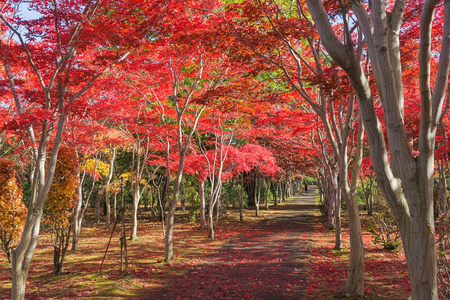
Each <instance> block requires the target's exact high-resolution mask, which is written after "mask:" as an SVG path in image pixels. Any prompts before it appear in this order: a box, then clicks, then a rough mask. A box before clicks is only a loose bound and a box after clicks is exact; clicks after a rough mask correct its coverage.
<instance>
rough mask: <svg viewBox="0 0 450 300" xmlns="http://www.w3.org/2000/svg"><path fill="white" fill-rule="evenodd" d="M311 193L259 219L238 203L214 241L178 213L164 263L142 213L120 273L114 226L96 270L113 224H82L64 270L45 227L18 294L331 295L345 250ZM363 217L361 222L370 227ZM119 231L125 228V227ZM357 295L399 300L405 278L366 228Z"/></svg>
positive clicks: (399, 257) (3, 265)
mask: <svg viewBox="0 0 450 300" xmlns="http://www.w3.org/2000/svg"><path fill="white" fill-rule="evenodd" d="M315 198H316V191H315V190H314V188H313V189H311V191H309V192H308V193H302V194H300V195H297V196H295V197H291V198H290V199H288V200H287V201H285V202H283V203H282V204H279V205H277V206H272V205H271V206H270V210H268V211H266V210H264V208H262V210H261V213H260V216H259V217H255V216H254V214H255V213H254V210H250V209H246V210H245V215H244V222H239V211H238V209H235V210H234V209H230V210H229V211H228V213H227V214H226V215H224V216H223V217H221V219H220V221H219V225H218V227H217V229H216V240H214V241H211V240H209V239H207V235H208V233H207V230H204V229H199V228H198V225H197V224H196V223H195V222H194V223H192V222H188V215H187V213H185V214H183V213H180V214H179V215H178V216H177V220H176V228H175V231H174V250H175V261H174V263H171V264H167V263H164V262H163V258H164V238H163V235H162V225H161V223H159V222H155V220H154V218H152V217H151V216H150V215H149V214H148V213H147V214H143V215H142V216H143V217H144V220H143V221H141V223H140V224H139V230H138V236H139V240H138V241H127V248H128V262H129V264H128V269H127V270H126V271H125V272H120V263H119V260H120V243H119V240H118V238H119V235H120V233H119V230H116V233H115V234H114V236H113V239H112V242H111V246H110V248H109V250H108V253H107V255H106V260H105V264H104V265H103V267H102V269H101V270H100V266H101V262H102V258H103V256H104V254H105V250H106V245H107V244H108V241H109V237H110V234H111V229H105V228H104V225H95V224H93V222H90V221H89V220H88V222H87V225H86V226H85V228H83V231H82V236H81V240H80V251H78V252H69V253H68V255H67V258H66V263H65V269H64V270H65V273H64V274H63V275H59V276H58V275H53V274H52V255H53V253H52V246H51V241H50V235H49V232H48V229H45V228H43V231H42V236H41V237H40V240H39V244H38V247H37V249H36V253H35V255H34V257H33V262H32V267H31V271H30V276H29V279H28V282H27V296H26V299H176V300H178V299H180V300H181V299H334V298H335V296H336V295H337V294H339V293H340V292H341V290H342V288H343V287H344V286H345V277H346V273H347V262H348V256H349V250H348V248H349V244H348V230H347V228H348V226H346V225H345V224H346V222H343V223H344V225H343V238H344V250H341V251H336V250H333V246H334V233H333V232H329V231H326V230H325V227H324V225H323V217H321V215H320V212H319V210H318V208H317V206H316V204H315V203H316V199H315ZM362 217H363V227H367V226H368V224H369V221H368V219H367V218H368V217H367V216H364V215H363V216H362ZM127 232H129V228H128V227H127ZM364 242H365V248H366V262H365V294H366V296H365V297H364V298H365V299H406V298H408V296H409V281H408V276H407V270H406V264H405V260H404V255H403V253H402V252H401V251H398V252H391V251H385V250H383V249H382V247H381V246H380V245H375V244H373V242H372V235H371V233H368V232H365V233H364ZM10 275H11V274H10V268H9V265H8V263H7V262H6V257H5V255H4V254H3V253H1V254H0V299H8V298H10V287H11V283H10Z"/></svg>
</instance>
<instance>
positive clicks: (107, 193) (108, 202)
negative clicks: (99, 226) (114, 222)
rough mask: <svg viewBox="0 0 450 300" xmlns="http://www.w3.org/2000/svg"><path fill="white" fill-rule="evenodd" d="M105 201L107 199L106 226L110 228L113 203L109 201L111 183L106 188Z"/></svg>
mask: <svg viewBox="0 0 450 300" xmlns="http://www.w3.org/2000/svg"><path fill="white" fill-rule="evenodd" d="M105 201H106V224H105V225H106V228H109V226H110V225H111V203H110V201H109V185H108V187H107V188H106V196H105Z"/></svg>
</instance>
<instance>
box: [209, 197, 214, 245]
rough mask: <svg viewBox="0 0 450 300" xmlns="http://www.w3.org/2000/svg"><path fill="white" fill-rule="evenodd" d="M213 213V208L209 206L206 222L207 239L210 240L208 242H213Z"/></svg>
mask: <svg viewBox="0 0 450 300" xmlns="http://www.w3.org/2000/svg"><path fill="white" fill-rule="evenodd" d="M213 211H214V206H213V207H211V205H210V206H209V211H208V220H209V227H208V228H209V231H208V239H210V240H214V220H213Z"/></svg>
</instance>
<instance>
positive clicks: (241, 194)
mask: <svg viewBox="0 0 450 300" xmlns="http://www.w3.org/2000/svg"><path fill="white" fill-rule="evenodd" d="M243 185H244V175H243V174H241V184H240V185H239V187H240V188H239V221H241V222H244V212H243V210H244V187H243Z"/></svg>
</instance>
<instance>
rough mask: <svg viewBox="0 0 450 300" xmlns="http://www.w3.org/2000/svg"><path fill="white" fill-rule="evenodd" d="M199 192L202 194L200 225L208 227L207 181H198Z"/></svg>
mask: <svg viewBox="0 0 450 300" xmlns="http://www.w3.org/2000/svg"><path fill="white" fill-rule="evenodd" d="M198 193H199V196H200V227H201V228H206V227H207V225H206V218H205V204H206V203H205V181H204V180H202V181H198Z"/></svg>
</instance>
